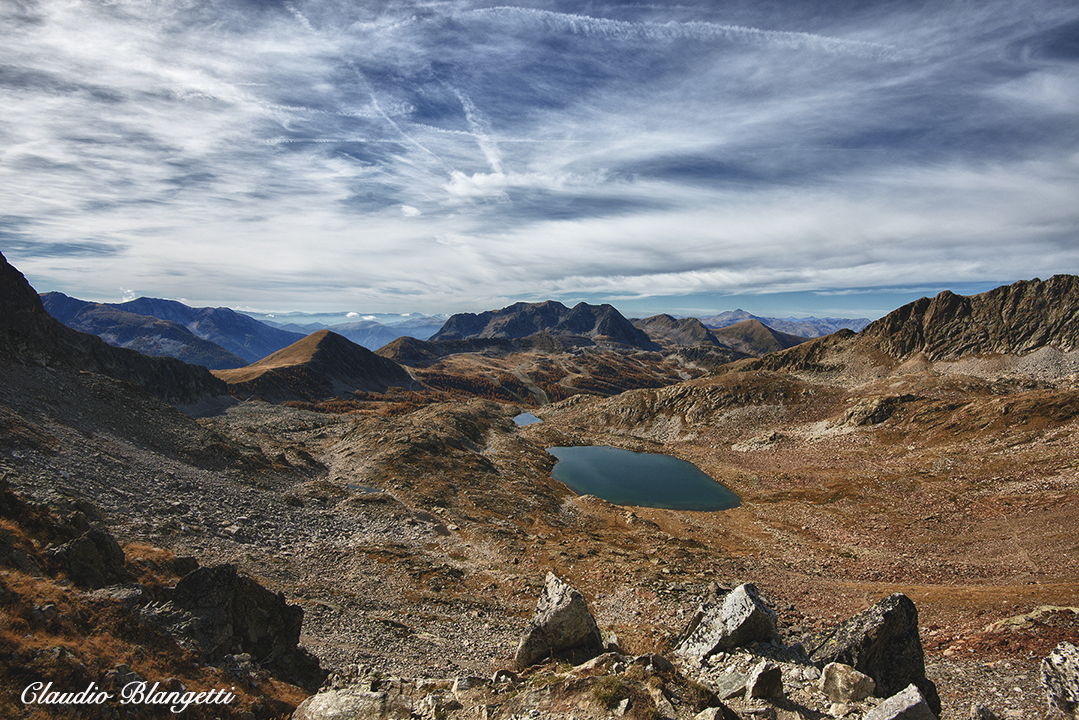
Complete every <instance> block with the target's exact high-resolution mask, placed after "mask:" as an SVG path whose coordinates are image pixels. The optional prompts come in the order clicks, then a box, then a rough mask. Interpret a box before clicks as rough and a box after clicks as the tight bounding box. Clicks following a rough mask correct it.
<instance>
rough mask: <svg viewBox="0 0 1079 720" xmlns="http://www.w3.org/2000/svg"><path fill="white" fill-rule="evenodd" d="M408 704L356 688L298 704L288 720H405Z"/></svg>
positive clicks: (328, 692) (402, 699)
mask: <svg viewBox="0 0 1079 720" xmlns="http://www.w3.org/2000/svg"><path fill="white" fill-rule="evenodd" d="M411 717H412V701H411V700H409V699H408V698H407V697H403V696H402V695H399V694H395V693H388V692H370V691H367V690H359V689H356V688H340V689H335V690H324V691H322V692H320V693H318V694H317V695H312V696H311V697H309V698H307V699H306V700H304V701H303V702H302V703H300V706H299V707H298V708H296V711H295V712H294V713H292V720H409V718H411Z"/></svg>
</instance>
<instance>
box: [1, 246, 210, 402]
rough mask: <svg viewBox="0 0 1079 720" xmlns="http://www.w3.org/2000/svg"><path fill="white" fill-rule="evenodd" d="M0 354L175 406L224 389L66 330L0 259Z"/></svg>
mask: <svg viewBox="0 0 1079 720" xmlns="http://www.w3.org/2000/svg"><path fill="white" fill-rule="evenodd" d="M0 351H2V352H3V353H4V356H5V361H6V362H14V363H18V364H24V365H37V366H49V365H53V364H61V365H65V366H67V367H71V368H77V369H80V370H86V371H90V372H97V373H101V374H103V375H107V376H109V377H111V378H114V379H116V380H120V381H123V382H127V383H131V384H132V385H136V386H138V387H140V388H142V389H143V390H145V391H146V392H149V393H151V394H152V395H155V396H156V397H158V398H160V399H162V400H164V401H166V402H169V403H173V404H177V405H195V404H198V403H201V402H204V401H206V400H208V399H210V398H212V397H215V396H222V395H225V394H226V386H225V384H224V383H223V382H221V381H220V380H218V379H216V378H214V377H213V376H212V375H211V374H210V372H209V371H208V370H207V369H206V368H204V367H199V366H196V365H188V364H187V363H184V362H181V361H179V360H176V359H174V358H158V357H148V356H146V355H143V354H141V353H138V352H135V351H134V350H128V349H126V348H114V347H112V346H111V345H109V344H107V343H106V342H105V341H103V340H101V339H100V338H97V337H95V336H93V335H88V334H86V333H81V332H78V331H76V330H72V329H71V328H68V327H66V326H65V325H63V324H62V323H60V322H59V321H58V320H56V319H54V318H53V317H52V316H51V315H49V314H48V313H47V312H46V311H45V308H44V306H43V305H42V302H41V298H40V297H39V296H38V294H37V293H36V292H35V291H34V289H33V288H32V287H30V284H29V283H28V282H26V278H25V277H23V275H22V273H20V272H19V271H18V270H16V269H15V268H14V267H12V266H11V265H10V264H9V263H8V262H7V260H6V259H5V258H4V257H3V255H0Z"/></svg>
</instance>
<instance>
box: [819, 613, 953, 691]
mask: <svg viewBox="0 0 1079 720" xmlns="http://www.w3.org/2000/svg"><path fill="white" fill-rule="evenodd" d="M806 644H807V647H806V651H807V652H809V653H810V659H811V660H812V661H813V662H814V663H816V664H817V665H824V664H827V663H833V662H839V663H843V664H846V665H849V666H850V667H852V668H854V669H855V670H858V671H859V672H862V673H865V674H866V675H868V676H869V677H871V678H872V679H873V681H874V682H875V683H876V690H875V692H876V693H877V694H878V695H883V696H886V697H887V696H890V695H892V694H894V693H897V692H899V691H901V690H903V689H904V688H905V687H906V686H907V685H910V684H914V685H916V686H917V687H918V689H919V690H920V691H921V693H922V695H923V696H924V697H925V700H926V702H927V703H928V705H929V707H930V708H931V709H932V710H933V712H934V713H939V712H940V698H939V697H938V695H937V690H936V687H935V686H934V685H933V682H932V681H931V680H929V679H928V678H926V676H925V656H924V654H923V652H922V641H921V637H920V636H919V634H918V610H917V608H916V607H915V606H914V603H913V602H911V600H910V598H908V597H907V596H906V595H904V594H903V593H895V594H893V595H889V596H888V597H886V598H884V599H883V600H881V601H880V602H878V603H877V604H875V605H873V606H872V607H870V608H868V609H866V610H864V611H863V612H861V613H858V614H857V615H855V616H854V617H852V618H851V619H850V620H847V621H846V622H844V623H841V624H839V625H837V626H835V627H833V628H831V629H830V630H826V631H825V632H823V633H819V634H817V635H814V636H812V637H810V638H808V639H807V640H806Z"/></svg>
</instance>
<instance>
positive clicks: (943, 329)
mask: <svg viewBox="0 0 1079 720" xmlns="http://www.w3.org/2000/svg"><path fill="white" fill-rule="evenodd" d="M860 337H861V338H862V339H863V342H872V343H873V344H875V345H877V346H878V347H879V348H880V349H881V350H883V351H884V352H886V353H887V354H888V355H890V356H892V357H894V358H897V359H898V358H902V357H905V356H907V355H910V354H911V353H916V352H924V353H925V355H926V358H927V359H929V360H951V359H954V358H958V357H962V356H964V355H974V354H979V353H1015V354H1022V353H1027V352H1030V351H1032V350H1036V349H1038V348H1040V347H1044V346H1047V345H1048V346H1053V347H1056V348H1059V349H1060V350H1063V351H1065V352H1067V351H1070V350H1074V349H1076V347H1079V277H1076V276H1074V275H1054V276H1053V277H1052V278H1050V279H1049V280H1037V279H1035V280H1022V281H1020V282H1017V283H1014V284H1012V285H1007V286H1003V287H999V288H996V289H995V290H990V291H989V292H985V293H981V294H980V295H971V296H969V297H965V296H962V295H955V294H954V293H951V292H942V293H941V294H940V295H937V296H936V297H935V298H932V299H930V298H922V299H921V300H916V301H915V302H912V303H910V304H909V305H904V306H903V307H901V308H899V309H898V310H895V311H893V312H891V313H889V314H888V315H886V316H885V317H883V318H881V319H880V320H877V321H876V322H874V323H872V324H870V325H869V326H868V327H867V328H866V329H865V330H863V331H862V333H861V335H860Z"/></svg>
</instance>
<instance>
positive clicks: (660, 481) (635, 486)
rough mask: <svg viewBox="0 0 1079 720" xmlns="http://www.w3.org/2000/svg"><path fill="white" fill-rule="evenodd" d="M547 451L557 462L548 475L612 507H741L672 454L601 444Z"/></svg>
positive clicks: (724, 489) (726, 491)
mask: <svg viewBox="0 0 1079 720" xmlns="http://www.w3.org/2000/svg"><path fill="white" fill-rule="evenodd" d="M547 452H549V453H551V454H552V455H554V456H555V457H556V458H558V463H557V464H556V465H555V466H554V470H552V471H551V477H553V478H554V479H555V480H558V481H559V482H561V483H563V484H565V485H566V486H567V487H569V489H570V490H573V492H575V493H577V494H578V495H595V496H596V497H600V498H603V499H604V500H606V501H607V502H609V503H614V504H615V505H634V506H641V507H654V508H665V509H667V510H698V511H713V510H729V509H731V508H735V507H738V506H739V505H741V504H742V501H741V500H740V499H739V497H738V496H737V495H735V494H734V493H733V492H731V490H730V489H728V488H727V487H725V486H724V485H721V484H720V483H718V482H716V481H715V480H713V479H712V478H710V477H709V476H708V475H707V474H705V473H704V472H703V471H702V470H701V469H700V468H698V467H697V466H696V465H694V464H693V463H690V462H686V461H685V460H680V459H678V458H676V457H671V456H670V455H660V454H657V453H638V452H633V451H632V450H621V449H619V448H613V447H607V446H605V445H602V446H601V445H588V446H580V447H550V448H547Z"/></svg>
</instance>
